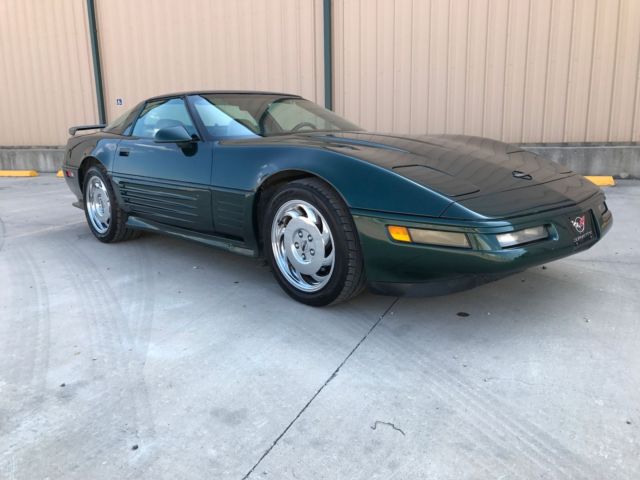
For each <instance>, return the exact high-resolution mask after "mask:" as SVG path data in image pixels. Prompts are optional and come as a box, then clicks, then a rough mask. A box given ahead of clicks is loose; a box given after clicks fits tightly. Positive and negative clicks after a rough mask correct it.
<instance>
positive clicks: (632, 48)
mask: <svg viewBox="0 0 640 480" xmlns="http://www.w3.org/2000/svg"><path fill="white" fill-rule="evenodd" d="M639 18H640V2H637V1H636V2H625V1H623V2H621V4H620V15H619V22H620V23H619V26H618V32H617V33H618V37H617V39H616V42H617V51H616V56H615V68H614V72H613V93H612V95H613V97H612V101H611V118H610V122H609V140H610V141H614V142H615V141H625V140H628V139H629V138H631V137H632V136H633V133H634V132H633V116H634V107H635V102H634V100H633V99H635V95H634V97H631V96H630V95H629V92H632V91H633V90H634V86H635V85H636V83H638V84H639V86H640V82H638V76H639V75H640V72H639V71H638V68H639V65H638V61H639V60H640V28H638V19H639ZM637 128H640V125H639V126H638V127H637ZM635 134H636V138H635V139H636V140H637V139H638V135H639V132H638V131H637V130H636V131H635Z"/></svg>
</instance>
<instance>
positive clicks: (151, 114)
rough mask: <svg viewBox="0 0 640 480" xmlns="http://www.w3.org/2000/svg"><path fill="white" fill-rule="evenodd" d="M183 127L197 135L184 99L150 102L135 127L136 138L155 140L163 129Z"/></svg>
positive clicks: (165, 99)
mask: <svg viewBox="0 0 640 480" xmlns="http://www.w3.org/2000/svg"><path fill="white" fill-rule="evenodd" d="M178 125H182V126H183V127H184V128H185V129H186V130H187V132H189V135H192V136H193V135H195V134H196V133H197V132H196V127H195V126H194V125H193V122H192V121H191V116H190V115H189V112H188V111H187V107H186V105H185V104H184V100H183V99H182V98H168V99H167V98H164V99H162V100H154V101H152V102H148V103H147V104H146V105H145V107H144V109H143V110H142V112H140V116H139V117H138V120H137V121H136V124H135V126H134V127H133V132H132V133H131V134H132V135H133V136H134V137H142V138H154V137H155V135H156V132H157V131H158V130H160V129H161V128H165V127H175V126H178Z"/></svg>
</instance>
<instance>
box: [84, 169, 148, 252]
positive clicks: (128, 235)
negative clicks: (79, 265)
mask: <svg viewBox="0 0 640 480" xmlns="http://www.w3.org/2000/svg"><path fill="white" fill-rule="evenodd" d="M96 177H97V178H98V179H100V181H101V182H102V185H104V187H105V190H106V193H107V196H108V199H109V204H110V209H109V211H110V220H109V224H108V227H107V228H106V231H99V230H98V229H97V228H96V227H95V226H94V224H93V223H92V220H91V218H90V213H89V207H88V202H87V195H88V188H89V184H90V182H91V181H92V180H93V179H94V178H96ZM82 191H83V199H82V203H83V206H84V215H85V218H86V219H87V224H88V225H89V229H90V230H91V233H93V235H94V236H95V237H96V238H97V239H98V240H100V241H101V242H104V243H115V242H121V241H123V240H130V239H132V238H135V237H137V236H138V235H139V232H138V231H136V230H133V229H131V228H129V227H127V225H126V222H127V214H126V213H125V212H124V211H123V210H122V209H121V208H120V207H119V206H118V202H117V200H116V196H115V194H114V192H113V187H112V186H111V181H109V178H108V177H107V173H106V171H105V170H104V167H102V166H101V165H93V166H91V167H90V168H89V169H88V170H87V172H86V173H85V175H84V185H83V189H82Z"/></svg>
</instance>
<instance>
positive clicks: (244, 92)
mask: <svg viewBox="0 0 640 480" xmlns="http://www.w3.org/2000/svg"><path fill="white" fill-rule="evenodd" d="M186 95H276V96H279V97H291V98H302V97H301V96H300V95H294V94H292V93H282V92H262V91H254V90H192V91H187V92H175V93H165V94H163V95H155V96H153V97H149V98H147V99H146V100H145V101H150V100H159V99H162V98H168V97H182V96H186Z"/></svg>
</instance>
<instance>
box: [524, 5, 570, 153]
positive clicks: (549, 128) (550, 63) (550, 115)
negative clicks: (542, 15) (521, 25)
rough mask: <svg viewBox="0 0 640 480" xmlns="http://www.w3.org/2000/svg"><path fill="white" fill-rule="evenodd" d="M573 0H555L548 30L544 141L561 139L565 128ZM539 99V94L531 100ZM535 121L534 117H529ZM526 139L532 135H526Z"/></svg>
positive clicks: (543, 120)
mask: <svg viewBox="0 0 640 480" xmlns="http://www.w3.org/2000/svg"><path fill="white" fill-rule="evenodd" d="M573 10H574V2H573V0H569V1H567V0H560V1H558V0H553V1H552V4H551V19H550V22H549V23H550V25H549V26H550V31H549V54H548V55H546V57H547V75H546V88H545V92H546V93H545V96H544V98H543V100H542V101H543V103H544V116H543V118H542V119H541V122H542V142H562V141H564V131H565V112H566V110H567V98H568V89H569V72H570V70H571V62H570V58H571V45H572V35H571V32H572V31H573V19H574V15H573ZM535 100H539V98H536V99H534V100H532V101H535ZM527 121H529V122H532V121H533V120H527ZM525 139H527V141H535V140H529V137H528V136H526V137H525Z"/></svg>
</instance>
